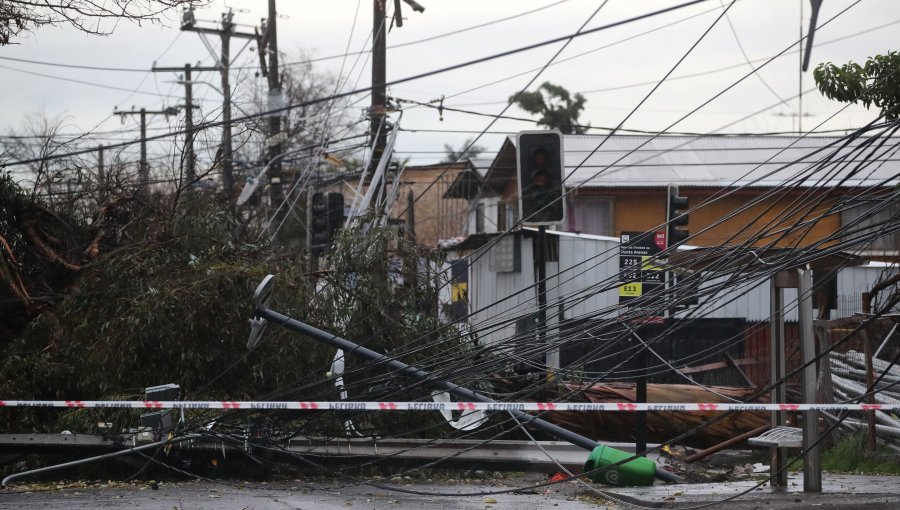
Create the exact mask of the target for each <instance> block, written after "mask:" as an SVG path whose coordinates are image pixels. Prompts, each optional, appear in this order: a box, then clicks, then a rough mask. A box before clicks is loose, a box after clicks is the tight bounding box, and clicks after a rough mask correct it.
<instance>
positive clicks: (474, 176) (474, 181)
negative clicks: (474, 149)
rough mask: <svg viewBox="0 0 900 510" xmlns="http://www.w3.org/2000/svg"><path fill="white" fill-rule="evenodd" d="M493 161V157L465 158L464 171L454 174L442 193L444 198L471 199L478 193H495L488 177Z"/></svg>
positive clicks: (494, 188) (494, 187)
mask: <svg viewBox="0 0 900 510" xmlns="http://www.w3.org/2000/svg"><path fill="white" fill-rule="evenodd" d="M513 157H515V153H514V154H513ZM495 162H496V159H494V158H470V159H468V160H466V165H467V169H466V171H464V172H460V173H459V175H457V176H456V179H455V180H454V181H453V183H452V184H451V185H450V187H449V188H447V191H446V193H444V198H465V199H467V200H471V199H472V198H474V197H475V196H477V195H478V194H479V193H481V194H482V195H483V196H492V195H496V194H497V193H498V191H497V189H496V186H494V185H493V184H494V183H492V182H490V180H489V179H488V174H489V173H491V168H492V167H493V166H494V163H495ZM513 171H515V166H513ZM492 175H497V174H492Z"/></svg>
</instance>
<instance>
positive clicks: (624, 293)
mask: <svg viewBox="0 0 900 510" xmlns="http://www.w3.org/2000/svg"><path fill="white" fill-rule="evenodd" d="M643 293H644V289H643V285H641V283H640V282H635V283H626V284H623V285H620V286H619V296H621V297H640V296H641V295H642V294H643Z"/></svg>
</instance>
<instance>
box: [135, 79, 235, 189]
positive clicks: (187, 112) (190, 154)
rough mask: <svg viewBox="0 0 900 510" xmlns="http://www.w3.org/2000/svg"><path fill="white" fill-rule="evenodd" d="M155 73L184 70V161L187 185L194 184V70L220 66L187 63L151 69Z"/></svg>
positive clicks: (195, 170)
mask: <svg viewBox="0 0 900 510" xmlns="http://www.w3.org/2000/svg"><path fill="white" fill-rule="evenodd" d="M150 70H151V71H152V72H154V73H161V72H175V73H177V72H179V71H181V72H184V79H183V80H181V81H182V82H184V131H185V134H184V151H185V155H184V162H185V166H186V167H187V170H186V172H185V173H186V180H187V186H192V185H193V184H194V181H196V180H197V169H196V160H197V158H196V156H195V154H194V108H197V107H196V106H194V86H193V85H194V82H193V81H192V76H191V73H192V71H218V70H219V68H218V67H202V66H198V67H192V66H191V64H185V65H184V67H156V66H153V68H151V69H150Z"/></svg>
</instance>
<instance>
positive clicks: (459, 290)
mask: <svg viewBox="0 0 900 510" xmlns="http://www.w3.org/2000/svg"><path fill="white" fill-rule="evenodd" d="M450 301H452V302H453V303H467V302H468V301H469V284H468V283H466V282H454V283H453V284H452V285H451V286H450Z"/></svg>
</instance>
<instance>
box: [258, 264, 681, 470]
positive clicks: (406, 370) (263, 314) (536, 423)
mask: <svg viewBox="0 0 900 510" xmlns="http://www.w3.org/2000/svg"><path fill="white" fill-rule="evenodd" d="M274 278H275V277H274V275H268V276H266V278H265V279H263V281H262V283H260V284H259V287H257V289H256V293H255V294H254V297H253V300H254V303H253V304H254V313H255V315H256V317H255V318H254V319H252V320H251V324H255V325H254V327H253V329H252V332H251V337H250V341H248V345H254V346H255V345H256V344H258V342H259V335H261V334H262V331H263V330H264V326H265V324H266V321H273V322H274V323H276V324H278V325H279V326H282V327H285V328H287V329H290V330H292V331H295V332H297V333H301V334H303V335H306V336H308V337H310V338H312V339H314V340H317V341H319V342H323V343H326V344H328V345H331V346H332V347H336V348H338V349H343V351H344V352H345V353H347V354H352V355H355V356H359V357H361V358H364V359H367V360H369V361H371V362H374V363H378V364H380V365H384V366H386V367H388V368H390V369H391V370H395V371H397V372H399V373H401V374H403V375H405V376H407V377H411V378H413V379H418V380H421V381H425V382H427V383H428V384H430V385H432V386H435V387H438V388H440V389H442V390H444V391H447V392H448V393H450V394H452V395H454V396H456V397H459V398H463V399H467V400H469V401H474V402H484V403H496V401H495V400H493V399H490V398H488V397H486V396H484V395H482V394H481V393H478V392H475V391H472V390H470V389H468V388H465V387H463V386H460V385H458V384H454V383H452V382H450V381H444V380H441V379H438V378H436V377H435V376H434V375H432V374H430V373H428V372H426V371H424V370H422V369H419V368H416V367H414V366H411V365H407V364H406V363H403V362H402V361H399V360H397V359H394V358H391V357H388V356H385V355H384V354H381V353H378V352H376V351H373V350H371V349H367V348H366V347H363V346H361V345H359V344H356V343H353V342H351V341H349V340H346V339H344V338H341V337H339V336H336V335H332V334H331V333H328V332H325V331H322V330H321V329H318V328H315V327H313V326H310V325H308V324H304V323H302V322H300V321H298V320H296V319H293V318H291V317H288V316H287V315H282V314H280V313H278V312H276V311H274V310H271V309H269V307H268V304H269V300H270V298H271V295H272V288H273V287H274ZM508 412H509V413H511V414H512V415H513V416H514V417H515V418H516V419H517V420H520V421H521V422H522V423H525V424H529V425H531V426H533V427H536V428H538V429H540V430H542V431H544V432H546V433H548V434H551V435H553V436H555V437H557V438H559V439H561V440H563V441H566V442H569V443H572V444H573V445H575V446H578V447H581V448H584V449H585V450H588V451H590V452H591V456H590V458H589V460H588V463H587V464H586V466H585V467H586V471H591V470H595V469H601V475H600V478H599V479H596V478H595V480H596V481H604V482H606V483H609V484H616V485H619V484H622V485H650V484H652V482H653V477H654V476H655V477H657V478H659V479H660V480H663V481H666V482H676V483H677V482H681V481H682V480H681V478H680V477H678V476H677V475H675V474H673V473H670V472H668V471H665V470H660V469H656V464H655V463H654V462H652V461H650V460H648V459H645V458H640V457H638V458H635V457H634V456H633V455H631V454H629V453H625V452H622V451H619V450H615V449H613V448H610V447H608V446H605V445H603V444H600V443H598V442H597V441H594V440H593V439H590V438H587V437H584V436H582V435H580V434H576V433H574V432H572V431H571V430H568V429H564V428H562V427H560V426H558V425H555V424H553V423H550V422H548V421H545V420H542V419H541V418H537V417H535V416H533V415H531V414H528V413H526V412H523V411H516V410H510V411H508ZM638 453H641V452H638ZM632 480H634V481H635V482H634V483H631V481H632Z"/></svg>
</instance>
